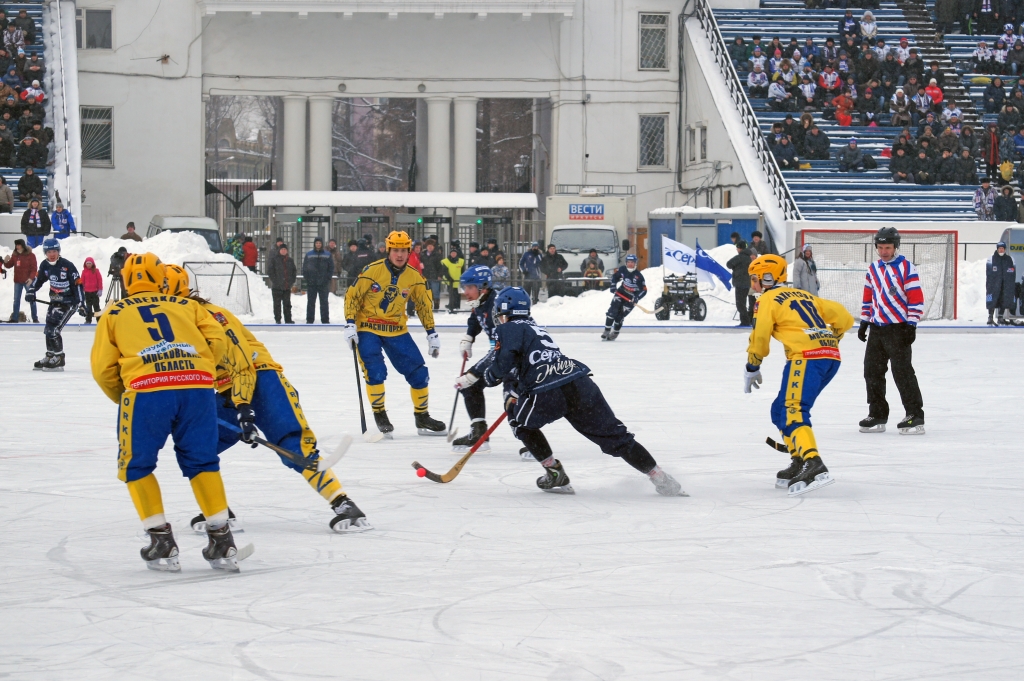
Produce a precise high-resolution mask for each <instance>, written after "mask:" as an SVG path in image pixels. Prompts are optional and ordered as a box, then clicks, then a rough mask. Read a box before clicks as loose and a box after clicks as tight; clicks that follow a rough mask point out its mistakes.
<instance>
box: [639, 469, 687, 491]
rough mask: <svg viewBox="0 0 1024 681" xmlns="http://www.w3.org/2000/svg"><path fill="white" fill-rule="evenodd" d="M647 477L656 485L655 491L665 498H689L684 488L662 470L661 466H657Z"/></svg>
mask: <svg viewBox="0 0 1024 681" xmlns="http://www.w3.org/2000/svg"><path fill="white" fill-rule="evenodd" d="M647 477H648V478H650V479H651V482H653V483H654V490H655V491H656V492H657V493H658V494H660V495H661V496H663V497H688V496H690V495H689V494H687V493H686V492H684V491H683V486H682V485H680V484H679V482H678V481H677V480H676V479H675V478H673V477H672V476H671V475H669V474H668V473H666V472H665V471H663V470H661V466H655V467H654V468H652V469H651V472H650V473H648V474H647Z"/></svg>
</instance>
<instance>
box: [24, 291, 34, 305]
mask: <svg viewBox="0 0 1024 681" xmlns="http://www.w3.org/2000/svg"><path fill="white" fill-rule="evenodd" d="M25 302H26V303H34V302H36V292H35V291H26V292H25Z"/></svg>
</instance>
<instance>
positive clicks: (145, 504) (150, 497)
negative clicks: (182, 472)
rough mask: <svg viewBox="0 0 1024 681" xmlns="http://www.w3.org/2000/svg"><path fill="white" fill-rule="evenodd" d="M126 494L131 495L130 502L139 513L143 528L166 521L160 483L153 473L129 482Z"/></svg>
mask: <svg viewBox="0 0 1024 681" xmlns="http://www.w3.org/2000/svg"><path fill="white" fill-rule="evenodd" d="M128 494H130V495H131V497H132V503H134V504H135V510H136V511H138V513H139V520H141V521H142V527H143V528H145V529H147V530H149V529H152V528H154V527H160V526H161V525H163V524H164V523H166V522H167V519H166V518H164V500H163V497H162V496H161V494H160V484H159V483H158V482H157V481H156V476H155V475H153V474H152V473H150V474H149V475H147V476H146V477H144V478H142V479H141V480H132V481H131V482H129V483H128Z"/></svg>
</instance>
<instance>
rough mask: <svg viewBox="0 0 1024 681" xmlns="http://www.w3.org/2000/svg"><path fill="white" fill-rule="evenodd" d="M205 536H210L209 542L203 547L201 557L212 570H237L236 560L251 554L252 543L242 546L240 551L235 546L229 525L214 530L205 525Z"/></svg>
mask: <svg viewBox="0 0 1024 681" xmlns="http://www.w3.org/2000/svg"><path fill="white" fill-rule="evenodd" d="M206 536H207V537H209V538H210V543H209V544H208V545H207V547H206V548H205V549H203V558H205V559H206V560H207V562H208V563H209V564H210V567H212V568H213V569H214V570H229V571H231V572H238V562H239V561H241V560H245V559H246V558H248V557H249V556H251V555H252V552H253V547H252V544H249V545H247V546H245V547H243V548H242V550H241V551H239V550H238V549H237V548H235V539H234V537H232V536H231V527H230V526H229V525H225V526H224V527H219V528H217V529H216V530H211V529H210V528H209V527H207V528H206Z"/></svg>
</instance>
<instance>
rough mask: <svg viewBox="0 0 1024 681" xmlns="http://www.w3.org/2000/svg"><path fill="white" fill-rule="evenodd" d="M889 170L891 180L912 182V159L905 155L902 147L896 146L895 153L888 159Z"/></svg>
mask: <svg viewBox="0 0 1024 681" xmlns="http://www.w3.org/2000/svg"><path fill="white" fill-rule="evenodd" d="M889 172H891V173H892V181H893V182H897V183H898V182H909V183H910V184H914V161H913V159H912V158H910V157H909V156H907V152H906V150H905V149H904V148H903V147H897V148H896V154H895V155H894V156H893V157H892V159H891V160H890V161H889Z"/></svg>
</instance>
